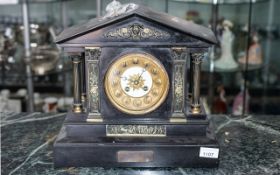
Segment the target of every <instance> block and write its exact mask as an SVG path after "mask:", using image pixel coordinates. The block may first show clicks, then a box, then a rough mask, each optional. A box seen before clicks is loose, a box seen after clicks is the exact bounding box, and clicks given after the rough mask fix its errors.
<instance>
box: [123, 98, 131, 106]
mask: <svg viewBox="0 0 280 175" xmlns="http://www.w3.org/2000/svg"><path fill="white" fill-rule="evenodd" d="M130 102H131V99H130V98H129V97H124V98H123V103H124V104H125V105H129V104H130Z"/></svg>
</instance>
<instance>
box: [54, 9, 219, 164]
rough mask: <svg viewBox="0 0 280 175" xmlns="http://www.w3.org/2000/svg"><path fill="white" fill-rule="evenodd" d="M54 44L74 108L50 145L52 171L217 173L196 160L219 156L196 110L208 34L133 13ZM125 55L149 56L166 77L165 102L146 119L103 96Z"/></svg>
mask: <svg viewBox="0 0 280 175" xmlns="http://www.w3.org/2000/svg"><path fill="white" fill-rule="evenodd" d="M56 42H57V44H58V45H60V46H61V47H62V48H63V50H64V52H66V53H67V54H68V55H69V57H71V58H72V62H73V76H74V82H73V84H74V104H73V110H71V111H69V113H68V114H67V117H66V119H65V121H64V124H63V126H62V129H61V131H60V133H59V135H58V137H57V139H56V141H55V143H54V163H55V167H67V166H88V167H90V166H102V167H178V166H180V167H217V166H218V163H219V159H218V156H216V157H203V156H201V155H200V153H201V148H212V149H215V150H216V151H217V150H218V149H219V146H218V143H217V141H216V140H215V136H214V134H213V133H212V132H211V128H209V121H208V118H207V115H206V114H205V111H204V108H203V105H202V104H199V84H198V83H199V71H200V70H199V68H200V67H199V65H200V63H201V60H202V59H203V56H204V53H206V52H207V51H208V48H209V47H210V46H211V45H212V44H215V43H216V38H215V36H214V34H213V32H212V31H211V30H210V29H208V28H205V27H202V26H199V25H196V24H193V23H190V22H186V21H184V20H182V19H180V18H177V17H173V16H170V15H168V14H165V13H159V12H156V11H153V10H151V9H149V8H147V7H143V6H137V8H135V9H133V10H131V11H129V12H127V13H123V14H119V15H116V16H111V17H100V18H96V19H93V20H90V21H89V22H87V23H85V24H83V25H79V26H74V27H71V28H68V29H66V30H64V31H63V32H62V33H61V34H60V35H59V36H58V37H57V39H56ZM129 53H146V54H150V55H152V56H154V57H155V58H157V59H158V60H159V61H160V62H161V63H162V65H163V66H164V68H165V69H166V71H167V74H168V76H169V81H170V82H169V83H170V88H169V92H168V96H167V98H166V100H165V101H164V102H163V103H162V104H161V105H160V106H159V107H158V108H157V109H156V110H154V111H152V112H150V113H148V114H145V115H129V114H125V113H122V112H121V111H118V109H116V108H115V107H114V106H113V105H112V104H111V103H110V101H109V100H108V97H107V95H106V93H105V90H104V77H105V74H106V71H107V70H108V68H109V66H110V65H111V64H112V63H113V62H114V61H115V60H116V59H118V58H120V57H121V56H123V55H126V54H129ZM191 95H192V96H191ZM80 97H83V98H80ZM190 97H191V98H190ZM194 109H195V110H194ZM197 109H199V110H197ZM197 111H198V112H197ZM131 128H133V129H131ZM141 128H142V129H141ZM143 128H147V129H146V130H145V129H144V130H143ZM151 131H152V132H151Z"/></svg>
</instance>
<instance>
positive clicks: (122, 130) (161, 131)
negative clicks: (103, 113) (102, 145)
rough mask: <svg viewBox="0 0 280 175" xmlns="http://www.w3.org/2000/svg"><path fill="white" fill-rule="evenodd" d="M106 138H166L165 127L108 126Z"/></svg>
mask: <svg viewBox="0 0 280 175" xmlns="http://www.w3.org/2000/svg"><path fill="white" fill-rule="evenodd" d="M106 136H123V137H133V136H137V137H164V136H166V126H164V125H106Z"/></svg>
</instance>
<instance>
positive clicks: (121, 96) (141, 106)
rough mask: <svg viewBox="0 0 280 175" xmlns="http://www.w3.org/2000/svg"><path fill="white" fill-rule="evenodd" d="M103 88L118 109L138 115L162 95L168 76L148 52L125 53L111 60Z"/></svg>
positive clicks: (151, 109) (166, 91)
mask: <svg viewBox="0 0 280 175" xmlns="http://www.w3.org/2000/svg"><path fill="white" fill-rule="evenodd" d="M104 86H105V91H106V94H107V96H108V98H109V100H110V101H111V103H112V104H113V105H114V106H115V107H116V108H117V109H119V110H120V111H122V112H124V113H127V114H133V115H139V114H146V113H149V112H151V111H153V110H155V109H156V108H157V107H159V106H160V105H161V104H162V103H163V101H164V100H165V99H166V97H167V94H168V90H169V78H168V75H167V72H166V70H165V69H164V67H163V65H162V64H161V63H160V62H159V61H158V60H157V59H156V58H155V57H153V56H151V55H149V54H142V53H141V54H140V53H135V54H128V55H124V56H122V57H120V58H118V59H117V60H116V61H114V62H113V63H112V65H111V66H110V67H109V69H108V71H107V72H106V75H105V83H104Z"/></svg>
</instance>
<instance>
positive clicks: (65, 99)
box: [0, 0, 280, 115]
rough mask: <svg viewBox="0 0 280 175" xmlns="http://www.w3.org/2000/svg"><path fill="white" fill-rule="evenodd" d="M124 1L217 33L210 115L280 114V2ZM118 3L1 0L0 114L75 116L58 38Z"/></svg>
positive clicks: (208, 84) (208, 87)
mask: <svg viewBox="0 0 280 175" xmlns="http://www.w3.org/2000/svg"><path fill="white" fill-rule="evenodd" d="M119 1H120V2H121V3H123V4H124V3H131V2H133V3H137V4H142V5H145V6H148V7H150V8H152V9H154V10H157V11H162V12H166V13H169V14H171V15H174V16H177V17H180V18H183V19H185V20H188V21H192V22H194V23H197V24H200V25H203V26H205V27H209V28H211V29H212V30H213V31H214V32H215V34H216V36H217V38H218V40H219V44H218V45H216V46H214V47H212V48H210V49H209V53H208V54H207V55H205V61H204V63H203V65H202V67H203V69H202V70H203V72H202V81H201V88H202V89H201V91H202V97H203V103H204V104H205V105H206V106H207V112H208V113H212V114H234V115H242V114H280V105H279V104H280V69H279V67H280V53H279V48H280V38H279V32H280V28H279V27H280V19H279V18H280V11H279V10H278V9H279V7H280V0H119ZM110 2H111V0H0V111H1V112H26V111H29V112H32V111H36V112H65V111H67V110H68V109H69V107H70V106H71V103H72V88H73V87H72V65H71V61H70V59H69V58H67V56H66V55H64V54H63V52H62V51H61V50H60V48H58V47H57V46H56V45H55V44H54V40H55V37H56V36H57V35H58V34H59V33H60V32H61V31H62V30H63V29H64V28H67V27H69V26H72V25H77V24H80V23H83V22H86V21H88V20H89V19H91V18H95V17H98V16H102V15H104V14H105V13H106V11H105V8H106V5H107V4H108V3H110ZM28 33H30V35H28Z"/></svg>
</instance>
